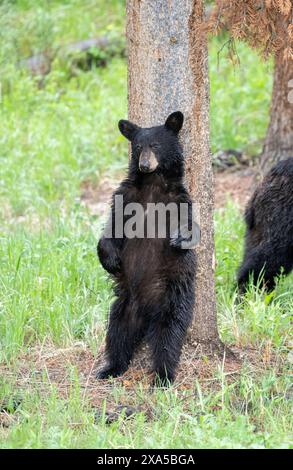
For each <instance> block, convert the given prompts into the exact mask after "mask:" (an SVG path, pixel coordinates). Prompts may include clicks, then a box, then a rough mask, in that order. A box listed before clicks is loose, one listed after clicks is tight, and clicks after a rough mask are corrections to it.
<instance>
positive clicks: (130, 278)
mask: <svg viewBox="0 0 293 470" xmlns="http://www.w3.org/2000/svg"><path fill="white" fill-rule="evenodd" d="M127 194H128V197H127V203H138V204H139V206H140V207H141V209H140V217H137V219H136V220H137V225H140V224H141V227H138V226H137V225H136V226H135V228H136V229H137V231H138V232H140V233H143V234H144V236H143V237H133V238H126V240H125V242H124V246H123V250H122V256H121V259H122V270H123V279H124V280H125V282H126V284H127V287H128V289H130V291H131V292H133V293H135V296H140V293H141V297H145V286H148V288H150V292H152V296H153V298H154V299H155V298H156V297H157V296H159V295H161V294H162V292H164V291H165V288H166V285H167V283H168V280H169V279H170V277H174V275H176V270H177V259H178V261H179V258H181V257H182V254H181V256H180V254H179V252H178V250H175V249H174V248H172V247H171V246H170V241H169V235H170V234H169V225H168V213H167V217H166V220H167V224H165V219H164V217H163V220H161V221H160V220H158V217H159V215H157V216H156V218H155V219H154V218H153V217H151V212H152V210H153V207H154V205H158V204H161V205H162V206H161V207H166V206H167V205H168V204H169V203H173V204H174V203H175V204H176V192H174V191H172V190H170V189H169V188H168V186H167V184H165V183H164V180H162V178H160V177H159V176H155V177H154V176H153V177H152V178H149V180H147V181H144V184H143V185H141V186H140V187H133V188H131V189H130V190H128V193H127ZM154 223H155V227H153V224H154ZM164 225H165V227H163V226H164ZM150 226H152V228H154V231H153V233H152V234H151V235H155V236H151V237H150V236H149V235H148V228H150ZM164 228H165V230H162V229H164ZM158 229H159V230H158ZM164 231H165V233H164ZM159 232H160V233H159Z"/></svg>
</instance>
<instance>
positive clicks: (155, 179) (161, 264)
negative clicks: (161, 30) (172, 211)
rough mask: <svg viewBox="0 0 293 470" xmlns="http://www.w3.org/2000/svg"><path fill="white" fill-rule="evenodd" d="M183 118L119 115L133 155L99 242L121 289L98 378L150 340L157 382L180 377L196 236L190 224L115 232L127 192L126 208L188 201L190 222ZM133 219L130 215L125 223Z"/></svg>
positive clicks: (113, 372) (119, 368) (120, 369)
mask: <svg viewBox="0 0 293 470" xmlns="http://www.w3.org/2000/svg"><path fill="white" fill-rule="evenodd" d="M182 124H183V114H182V113H181V112H179V111H178V112H175V113H172V114H171V115H170V116H169V117H168V118H167V120H166V122H165V124H164V125H162V126H156V127H152V128H141V127H138V126H137V125H135V124H133V123H131V122H130V121H125V120H122V121H120V122H119V129H120V131H121V133H122V134H123V135H124V136H125V137H126V138H127V139H128V140H130V142H131V153H132V155H131V160H130V162H129V170H128V176H127V178H126V179H125V180H124V181H122V183H121V184H120V186H119V188H118V189H117V191H116V192H115V193H114V195H113V199H112V210H111V216H110V220H109V223H108V226H109V224H110V225H111V236H109V233H106V232H104V234H103V236H102V238H101V239H100V241H99V244H98V256H99V259H100V262H101V264H102V265H103V267H104V268H105V269H106V271H108V272H109V273H110V274H111V275H112V277H113V278H114V281H115V286H116V290H115V293H116V296H117V298H116V300H115V301H114V303H113V305H112V308H111V312H110V318H109V324H108V331H107V336H106V355H107V365H106V366H105V367H104V369H102V370H101V371H99V372H98V375H97V377H98V378H100V379H105V378H108V377H110V376H112V377H116V376H118V375H121V374H123V373H124V372H125V371H126V370H127V368H128V366H129V363H130V361H131V359H132V357H133V354H134V352H135V349H136V348H137V347H138V346H139V344H140V343H141V342H142V341H143V340H144V341H146V342H147V343H148V344H149V346H150V350H151V353H152V359H153V369H154V372H155V373H156V379H155V383H157V384H161V385H168V383H170V382H172V381H173V380H174V375H175V370H176V366H177V364H178V361H179V359H180V354H181V349H182V345H183V342H184V339H185V336H186V332H187V329H188V326H189V325H190V323H191V320H192V311H193V305H194V280H195V271H196V258H195V253H194V250H192V249H190V248H192V247H193V241H194V239H193V238H191V242H190V237H189V238H188V237H187V236H186V232H185V235H184V230H183V231H181V232H179V233H178V234H176V236H175V235H173V232H171V231H169V232H166V236H165V237H164V238H160V237H158V236H155V237H154V238H148V237H141V238H139V237H133V238H129V237H127V235H126V233H125V230H124V231H123V233H122V236H117V234H116V235H115V228H117V220H118V219H117V217H119V214H117V204H116V203H115V197H117V196H120V197H121V196H123V208H126V207H127V205H129V204H131V203H139V204H140V205H141V207H142V208H143V211H144V212H143V213H144V214H146V212H147V210H148V208H147V205H148V204H149V203H154V204H158V203H163V204H164V205H165V206H166V205H167V204H169V203H173V204H174V203H175V204H176V206H177V207H179V205H180V204H181V203H185V204H186V205H187V206H188V226H189V228H190V225H191V224H192V223H193V222H192V220H191V218H192V215H191V209H192V208H191V206H192V204H191V199H190V197H189V194H188V192H187V190H186V188H185V186H184V184H183V176H184V159H183V154H182V149H181V146H180V143H179V139H178V133H179V131H180V129H181V127H182ZM120 209H121V208H120ZM127 220H129V217H128V218H127V216H126V215H125V214H124V216H123V224H124V226H125V223H126V222H127ZM115 224H116V227H115ZM192 240H193V241H192ZM184 241H187V242H190V245H189V249H182V242H184Z"/></svg>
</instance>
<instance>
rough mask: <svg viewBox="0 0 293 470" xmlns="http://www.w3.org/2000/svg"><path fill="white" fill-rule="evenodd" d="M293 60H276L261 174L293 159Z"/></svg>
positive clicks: (261, 159)
mask: <svg viewBox="0 0 293 470" xmlns="http://www.w3.org/2000/svg"><path fill="white" fill-rule="evenodd" d="M292 90H293V60H291V61H288V63H284V61H283V58H282V57H281V56H280V57H278V56H277V57H276V58H275V70H274V84H273V93H272V103H271V111H270V124H269V127H268V130H267V135H266V138H265V142H264V146H263V151H262V154H261V157H260V172H261V174H262V175H264V174H266V173H267V172H268V171H269V169H270V168H271V167H272V165H274V164H275V163H277V162H278V161H279V160H283V159H285V158H288V157H293V91H292Z"/></svg>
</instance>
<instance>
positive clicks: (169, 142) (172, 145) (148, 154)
mask: <svg viewBox="0 0 293 470" xmlns="http://www.w3.org/2000/svg"><path fill="white" fill-rule="evenodd" d="M183 119H184V117H183V114H182V113H181V112H180V111H177V112H175V113H172V114H170V116H168V118H167V120H166V122H165V124H164V125H162V126H155V127H149V128H145V127H139V126H137V125H136V124H133V123H132V122H130V121H124V120H121V121H119V124H118V125H119V129H120V132H121V134H122V135H124V137H126V138H127V139H128V140H130V142H131V150H132V152H131V154H132V156H131V161H130V171H131V172H132V173H134V174H146V173H148V174H149V173H157V174H158V173H159V174H163V175H166V176H182V175H183V156H182V149H181V146H180V143H179V139H178V134H179V131H180V129H181V128H182V125H183Z"/></svg>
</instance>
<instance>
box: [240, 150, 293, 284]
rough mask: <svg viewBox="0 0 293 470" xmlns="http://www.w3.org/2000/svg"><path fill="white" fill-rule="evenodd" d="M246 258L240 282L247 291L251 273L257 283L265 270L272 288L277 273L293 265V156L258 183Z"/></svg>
mask: <svg viewBox="0 0 293 470" xmlns="http://www.w3.org/2000/svg"><path fill="white" fill-rule="evenodd" d="M245 222H246V227H247V228H246V238H245V253H244V260H243V262H242V265H241V267H240V269H239V271H238V285H239V289H240V291H241V292H243V291H245V288H246V286H247V283H248V280H249V278H250V276H251V277H252V279H253V281H254V283H256V282H257V280H258V277H259V276H260V274H262V273H263V282H264V283H265V286H266V288H267V289H268V290H271V289H273V288H274V286H275V279H274V278H275V277H276V276H277V275H278V274H280V272H281V270H283V273H284V274H288V273H289V272H290V271H291V270H292V268H293V158H292V157H291V158H288V159H287V160H283V161H280V162H279V163H278V164H277V165H276V166H275V167H273V168H272V169H271V171H270V172H269V173H268V175H267V176H266V177H265V178H264V180H263V182H262V183H261V184H260V185H259V186H258V188H257V189H256V191H255V193H254V194H253V196H252V198H251V200H250V201H249V203H248V206H247V208H246V211H245Z"/></svg>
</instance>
